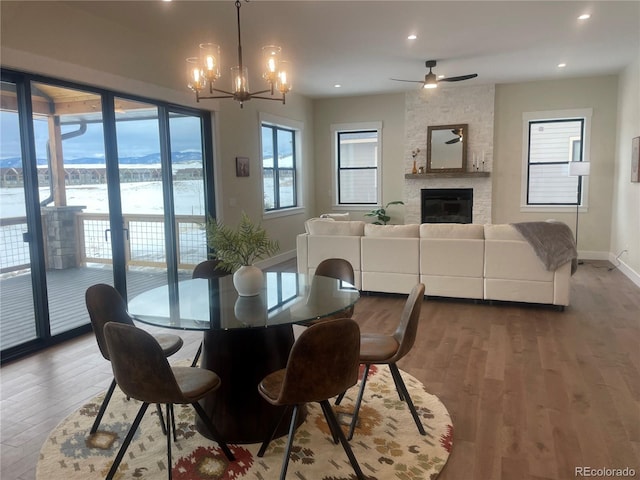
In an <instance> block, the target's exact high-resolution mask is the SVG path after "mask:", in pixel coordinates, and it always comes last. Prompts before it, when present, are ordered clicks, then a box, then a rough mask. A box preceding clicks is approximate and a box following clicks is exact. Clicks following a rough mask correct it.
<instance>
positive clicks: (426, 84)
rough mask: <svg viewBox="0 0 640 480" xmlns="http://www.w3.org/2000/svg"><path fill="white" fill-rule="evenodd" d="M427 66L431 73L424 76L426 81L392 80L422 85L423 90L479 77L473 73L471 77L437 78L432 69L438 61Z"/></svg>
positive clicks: (429, 61) (428, 63)
mask: <svg viewBox="0 0 640 480" xmlns="http://www.w3.org/2000/svg"><path fill="white" fill-rule="evenodd" d="M424 64H425V66H426V67H427V68H428V69H429V73H427V74H426V75H425V76H424V80H402V79H400V78H392V79H391V80H394V81H396V82H412V83H421V84H422V88H436V87H437V86H438V83H439V82H459V81H461V80H469V79H470V78H476V77H477V76H478V74H477V73H471V74H469V75H461V76H459V77H449V78H440V79H438V78H437V77H436V74H435V73H433V72H432V71H431V69H432V68H435V66H436V61H435V60H427V61H426V62H425V63H424Z"/></svg>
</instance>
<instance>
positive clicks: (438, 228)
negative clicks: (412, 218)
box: [420, 223, 484, 240]
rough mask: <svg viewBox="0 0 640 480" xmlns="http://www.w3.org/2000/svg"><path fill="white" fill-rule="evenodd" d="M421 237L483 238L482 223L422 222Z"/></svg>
mask: <svg viewBox="0 0 640 480" xmlns="http://www.w3.org/2000/svg"><path fill="white" fill-rule="evenodd" d="M420 237H421V238H456V239H479V240H482V239H484V225H480V224H477V223H423V224H422V225H420Z"/></svg>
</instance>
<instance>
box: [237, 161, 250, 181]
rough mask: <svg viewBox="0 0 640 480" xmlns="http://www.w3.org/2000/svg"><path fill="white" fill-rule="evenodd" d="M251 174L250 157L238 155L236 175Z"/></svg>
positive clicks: (246, 175)
mask: <svg viewBox="0 0 640 480" xmlns="http://www.w3.org/2000/svg"><path fill="white" fill-rule="evenodd" d="M248 176H249V158H247V157H236V177H248Z"/></svg>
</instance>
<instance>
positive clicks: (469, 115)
mask: <svg viewBox="0 0 640 480" xmlns="http://www.w3.org/2000/svg"><path fill="white" fill-rule="evenodd" d="M494 101H495V85H479V86H471V87H469V86H459V85H455V86H445V87H443V88H440V87H438V88H437V89H435V91H427V90H424V89H423V90H418V91H413V92H409V93H407V94H406V96H405V152H404V158H405V162H404V167H405V174H409V173H410V172H411V169H412V167H413V160H414V159H413V158H412V156H411V151H412V150H414V149H416V148H419V149H420V153H419V154H418V156H417V157H416V159H415V160H416V162H417V165H418V166H419V167H420V166H424V165H425V164H426V146H427V127H428V126H430V125H453V124H458V123H466V124H468V125H469V132H468V137H469V142H468V145H467V148H468V150H467V159H468V165H467V167H468V168H467V170H468V171H469V172H470V171H472V170H473V168H472V167H471V163H472V162H473V159H474V158H478V157H479V158H484V166H482V165H480V166H479V167H478V171H481V170H482V171H485V172H491V170H492V164H493V121H494V120H493V115H494ZM491 187H492V183H491V176H490V174H489V175H487V176H479V175H478V176H475V175H465V174H464V173H463V174H460V175H458V176H456V174H442V175H438V174H429V175H426V174H425V175H405V179H404V195H403V201H404V203H405V219H404V223H406V224H408V223H420V221H421V216H420V215H421V214H420V206H421V204H420V201H421V200H420V191H421V190H422V189H423V188H472V189H473V223H479V224H489V223H491V195H492V192H491Z"/></svg>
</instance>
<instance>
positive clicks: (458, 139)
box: [444, 128, 462, 145]
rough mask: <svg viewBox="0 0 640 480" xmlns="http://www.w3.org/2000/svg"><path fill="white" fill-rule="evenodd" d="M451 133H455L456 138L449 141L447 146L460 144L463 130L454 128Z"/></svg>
mask: <svg viewBox="0 0 640 480" xmlns="http://www.w3.org/2000/svg"><path fill="white" fill-rule="evenodd" d="M451 133H453V134H454V135H455V137H454V138H452V139H451V140H447V141H446V142H444V143H446V144H447V145H451V144H453V143H458V142H461V141H462V129H461V128H454V129H453V130H451Z"/></svg>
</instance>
